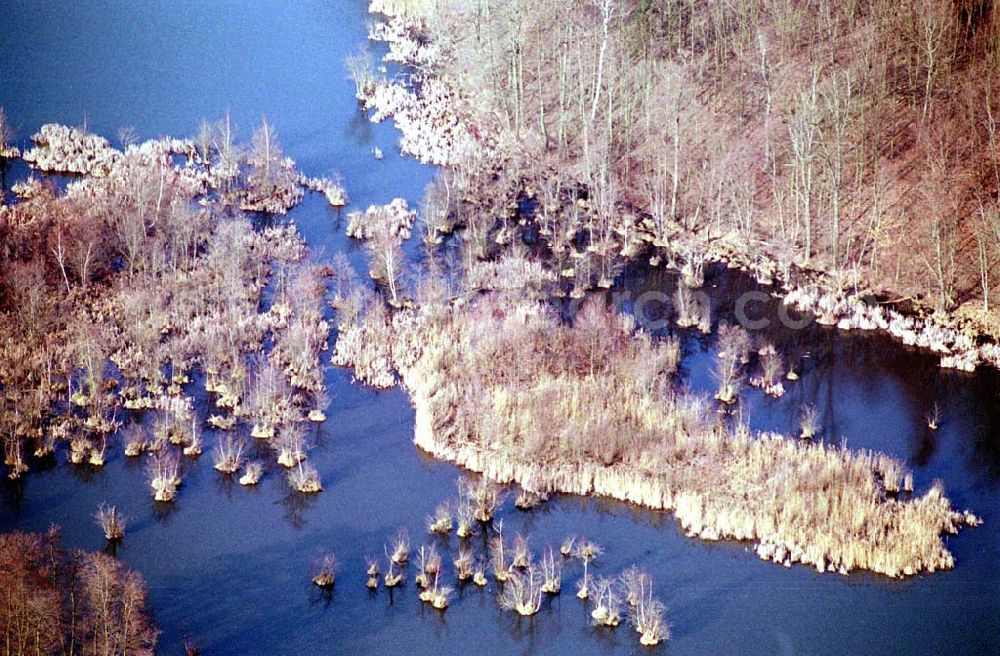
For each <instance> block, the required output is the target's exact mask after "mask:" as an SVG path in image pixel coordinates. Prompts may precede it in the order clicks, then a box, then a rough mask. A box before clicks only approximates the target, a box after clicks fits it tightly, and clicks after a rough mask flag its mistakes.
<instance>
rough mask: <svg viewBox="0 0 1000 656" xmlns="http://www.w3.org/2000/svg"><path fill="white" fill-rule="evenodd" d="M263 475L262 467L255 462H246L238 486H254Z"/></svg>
mask: <svg viewBox="0 0 1000 656" xmlns="http://www.w3.org/2000/svg"><path fill="white" fill-rule="evenodd" d="M263 475H264V465H263V464H261V463H260V462H257V461H256V460H255V461H253V462H248V463H247V466H246V467H245V468H244V470H243V475H242V476H240V485H256V484H257V483H259V482H260V479H261V477H262V476H263Z"/></svg>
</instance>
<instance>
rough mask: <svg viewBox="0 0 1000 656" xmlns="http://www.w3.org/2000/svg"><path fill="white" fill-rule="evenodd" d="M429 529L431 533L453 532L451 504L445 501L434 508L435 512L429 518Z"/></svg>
mask: <svg viewBox="0 0 1000 656" xmlns="http://www.w3.org/2000/svg"><path fill="white" fill-rule="evenodd" d="M427 530H428V531H430V532H431V533H443V534H447V533H450V532H451V504H450V503H448V502H447V501H445V502H444V503H441V504H439V505H438V507H437V508H435V509H434V514H433V515H430V516H429V517H428V518H427Z"/></svg>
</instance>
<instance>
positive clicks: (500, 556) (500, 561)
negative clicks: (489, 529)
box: [490, 520, 511, 583]
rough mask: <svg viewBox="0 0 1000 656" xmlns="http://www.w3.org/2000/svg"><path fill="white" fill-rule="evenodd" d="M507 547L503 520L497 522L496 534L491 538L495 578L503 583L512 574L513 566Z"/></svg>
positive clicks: (491, 556)
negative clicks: (504, 538)
mask: <svg viewBox="0 0 1000 656" xmlns="http://www.w3.org/2000/svg"><path fill="white" fill-rule="evenodd" d="M507 558H508V556H507V548H506V545H504V542H503V520H501V521H499V522H497V524H496V535H495V536H493V539H491V540H490V563H491V564H492V566H493V578H495V579H496V580H497V581H500V582H501V583H503V582H504V581H506V580H507V577H508V575H509V574H510V569H511V566H510V564H509V563H508V562H507Z"/></svg>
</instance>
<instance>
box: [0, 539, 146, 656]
mask: <svg viewBox="0 0 1000 656" xmlns="http://www.w3.org/2000/svg"><path fill="white" fill-rule="evenodd" d="M156 637H157V631H156V630H155V628H154V627H153V626H152V623H151V621H150V618H149V615H148V612H147V609H146V587H145V584H144V583H143V580H142V577H141V576H139V574H137V573H136V572H133V571H131V570H129V569H128V568H126V567H125V566H124V565H122V564H121V563H119V562H118V561H117V560H115V559H114V558H112V557H110V556H106V555H104V554H98V553H86V552H82V551H75V550H68V549H64V548H63V547H62V546H61V545H60V542H59V532H58V530H57V529H54V528H53V529H52V530H50V531H49V532H48V533H47V534H46V535H36V534H31V533H8V534H4V535H0V645H3V648H4V653H6V654H37V655H39V656H40V655H42V654H66V655H67V656H68V655H70V654H81V655H83V656H112V655H114V654H118V655H121V656H141V655H146V654H153V653H154V647H155V646H156Z"/></svg>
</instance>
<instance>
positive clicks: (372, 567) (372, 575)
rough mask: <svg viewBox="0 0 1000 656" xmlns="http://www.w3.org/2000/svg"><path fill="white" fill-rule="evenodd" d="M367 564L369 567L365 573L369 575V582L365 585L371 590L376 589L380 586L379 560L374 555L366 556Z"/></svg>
mask: <svg viewBox="0 0 1000 656" xmlns="http://www.w3.org/2000/svg"><path fill="white" fill-rule="evenodd" d="M365 564H366V565H367V567H368V569H367V570H365V573H366V574H367V575H368V582H367V583H365V585H366V586H367V587H368V589H369V590H375V589H376V588H378V575H379V566H378V560H376V559H375V558H374V557H373V556H365Z"/></svg>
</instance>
